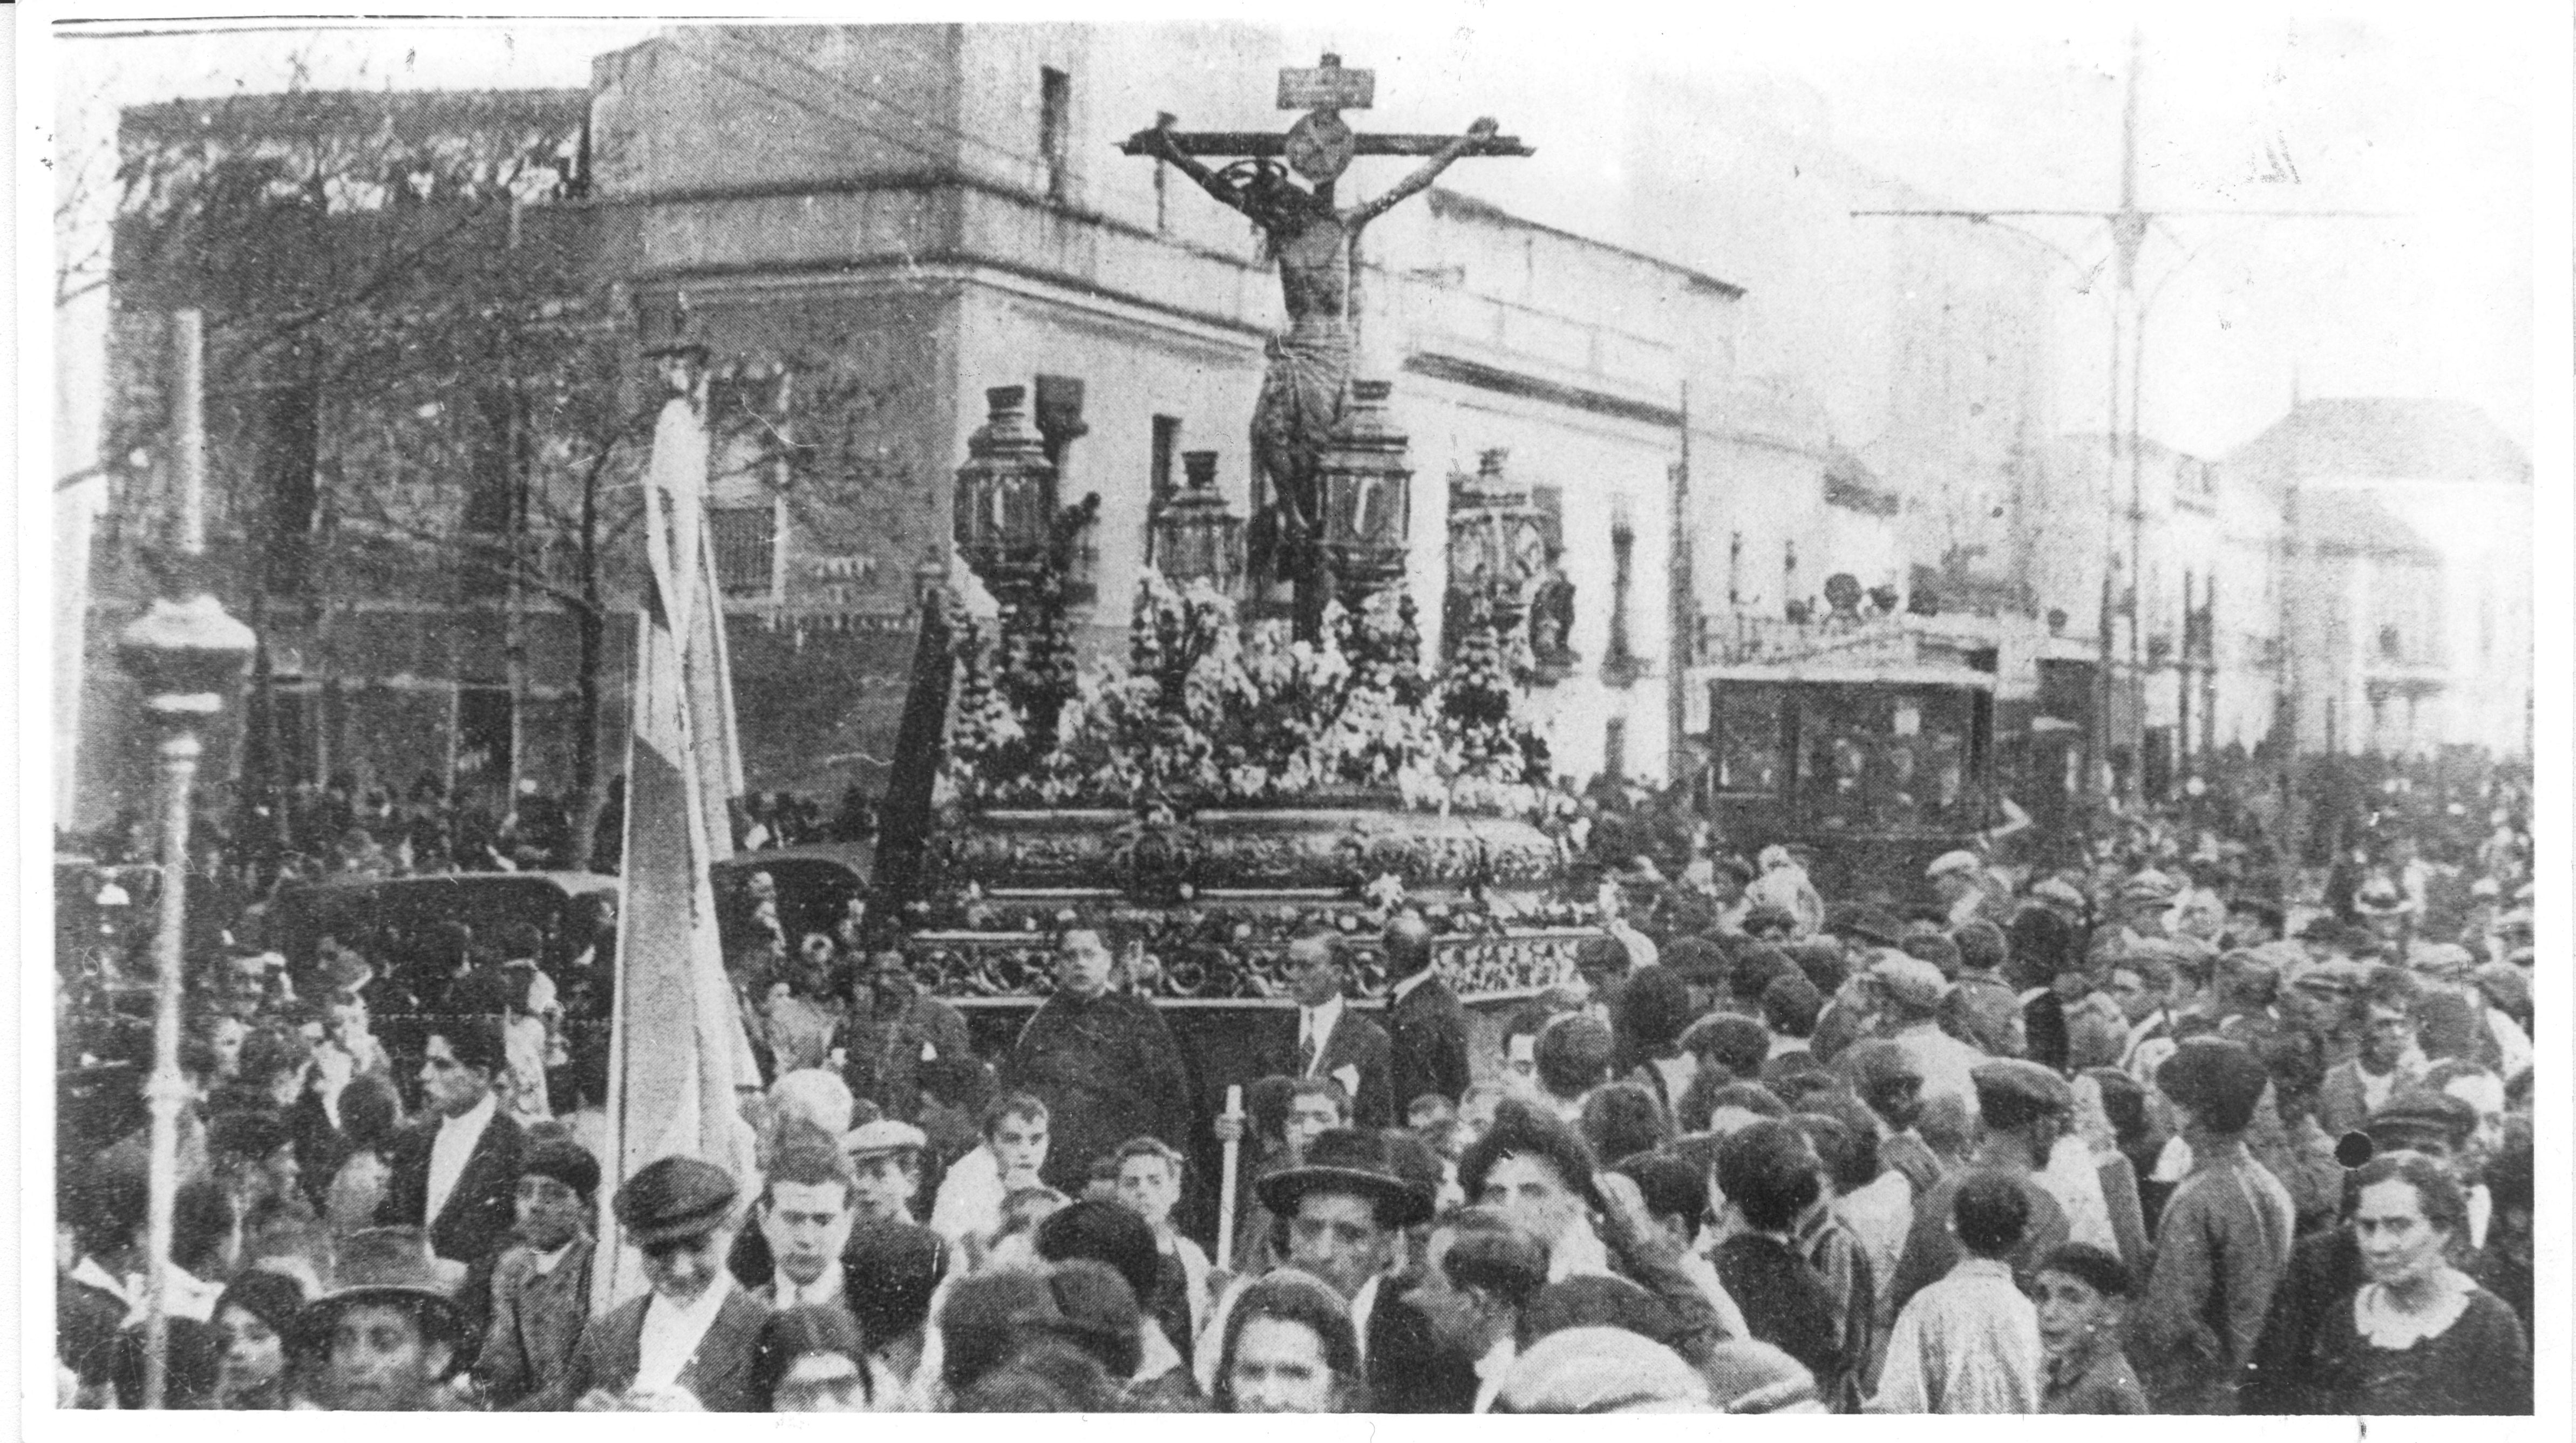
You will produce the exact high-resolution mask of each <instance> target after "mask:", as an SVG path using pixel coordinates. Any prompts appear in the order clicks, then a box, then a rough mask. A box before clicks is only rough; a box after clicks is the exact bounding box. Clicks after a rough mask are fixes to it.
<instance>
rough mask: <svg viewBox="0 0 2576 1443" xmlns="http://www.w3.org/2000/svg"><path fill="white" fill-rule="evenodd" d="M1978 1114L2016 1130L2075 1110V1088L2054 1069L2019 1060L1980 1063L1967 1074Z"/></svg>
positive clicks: (1995, 1124)
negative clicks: (2042, 1118) (2040, 1119)
mask: <svg viewBox="0 0 2576 1443" xmlns="http://www.w3.org/2000/svg"><path fill="white" fill-rule="evenodd" d="M1968 1080H1969V1081H1970V1082H1972V1083H1974V1084H1975V1085H1976V1089H1977V1111H1978V1112H1980V1113H1982V1114H1983V1115H1984V1116H1985V1119H1986V1121H1987V1122H1988V1123H1990V1124H1992V1125H1994V1126H1997V1127H2018V1126H2020V1125H2021V1124H2022V1123H2025V1122H2028V1121H2031V1120H2033V1119H2035V1118H2038V1117H2042V1116H2045V1115H2047V1114H2050V1113H2068V1112H2073V1111H2074V1110H2075V1089H2074V1088H2072V1087H2070V1086H2068V1085H2067V1082H2066V1079H2065V1078H2063V1077H2060V1076H2058V1075H2057V1073H2056V1072H2055V1070H2053V1069H2051V1068H2047V1067H2043V1066H2041V1065H2040V1064H2039V1063H2036V1062H2030V1061H2025V1060H2024V1059H2022V1058H2018V1057H2003V1058H1997V1059H1996V1060H1994V1061H1992V1062H1981V1063H1979V1064H1977V1066H1976V1068H1975V1069H1974V1070H1972V1071H1970V1072H1969V1074H1968Z"/></svg>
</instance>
